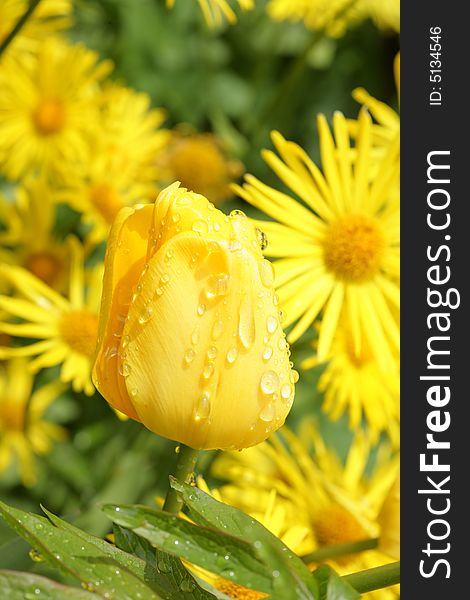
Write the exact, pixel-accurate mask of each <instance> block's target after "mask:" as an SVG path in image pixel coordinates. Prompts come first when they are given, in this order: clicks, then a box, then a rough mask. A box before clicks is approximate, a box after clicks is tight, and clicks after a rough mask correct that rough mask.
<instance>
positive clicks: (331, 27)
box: [267, 0, 360, 37]
mask: <svg viewBox="0 0 470 600" xmlns="http://www.w3.org/2000/svg"><path fill="white" fill-rule="evenodd" d="M267 11H268V14H269V16H270V17H271V18H273V19H274V20H275V21H293V22H298V21H302V22H303V23H304V24H305V26H306V27H307V28H308V29H312V30H314V31H318V30H324V31H325V32H326V33H327V35H329V36H332V37H339V36H341V35H343V34H344V32H345V30H346V28H347V27H348V25H350V24H351V23H355V22H356V21H358V20H359V18H360V12H359V10H358V7H357V3H355V2H351V0H270V2H269V4H268V6H267Z"/></svg>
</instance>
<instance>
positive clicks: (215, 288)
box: [206, 273, 230, 299]
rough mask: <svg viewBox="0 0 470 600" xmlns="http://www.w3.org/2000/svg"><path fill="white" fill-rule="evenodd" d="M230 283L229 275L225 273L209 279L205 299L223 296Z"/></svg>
mask: <svg viewBox="0 0 470 600" xmlns="http://www.w3.org/2000/svg"><path fill="white" fill-rule="evenodd" d="M229 282H230V275H228V274H227V273H217V275H213V276H212V277H210V278H209V280H208V282H207V287H206V297H207V298H208V299H211V298H216V297H218V296H225V294H226V293H227V290H228V285H229Z"/></svg>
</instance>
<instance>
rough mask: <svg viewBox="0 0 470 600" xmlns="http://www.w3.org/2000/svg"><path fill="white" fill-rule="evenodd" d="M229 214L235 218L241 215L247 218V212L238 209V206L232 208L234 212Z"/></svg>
mask: <svg viewBox="0 0 470 600" xmlns="http://www.w3.org/2000/svg"><path fill="white" fill-rule="evenodd" d="M229 216H230V217H235V218H239V217H241V218H242V219H243V218H246V215H245V213H244V212H243V211H242V210H238V208H236V209H235V210H232V212H231V213H230V215H229Z"/></svg>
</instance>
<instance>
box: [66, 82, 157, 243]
mask: <svg viewBox="0 0 470 600" xmlns="http://www.w3.org/2000/svg"><path fill="white" fill-rule="evenodd" d="M99 104H100V113H99V122H98V123H97V125H96V127H95V131H94V132H93V136H92V139H91V141H90V150H89V157H88V159H87V164H86V167H85V168H84V169H79V170H78V171H75V172H74V171H73V170H72V171H71V174H67V176H66V179H65V182H64V185H63V186H62V187H61V189H60V200H61V201H63V202H66V203H67V204H69V205H70V206H71V207H72V208H74V209H75V210H77V211H79V212H81V213H82V215H83V220H84V222H85V223H87V224H89V225H90V226H91V231H90V234H89V237H90V243H98V242H101V241H103V240H105V239H106V238H107V236H108V233H109V230H110V227H111V224H112V222H113V221H114V219H115V217H116V215H117V213H118V212H119V211H120V210H121V208H122V207H124V206H134V205H135V204H136V203H137V202H139V203H141V202H145V201H148V200H149V199H150V198H151V197H152V196H153V197H155V194H156V190H157V188H156V180H157V170H156V166H155V164H154V163H155V155H156V154H157V153H158V152H159V151H160V150H161V148H162V147H163V146H164V145H165V144H166V143H167V139H168V134H167V132H166V131H164V130H162V129H159V127H160V125H161V124H162V122H163V119H164V112H163V111H162V110H150V109H149V106H150V98H149V96H147V94H142V93H138V92H135V91H133V90H131V89H128V88H125V87H121V86H118V85H115V84H112V85H107V86H106V87H105V89H104V91H103V93H102V94H101V96H100V98H99Z"/></svg>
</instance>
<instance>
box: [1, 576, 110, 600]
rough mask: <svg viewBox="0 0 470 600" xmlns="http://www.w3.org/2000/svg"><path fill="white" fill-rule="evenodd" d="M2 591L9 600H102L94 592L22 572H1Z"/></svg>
mask: <svg viewBox="0 0 470 600" xmlns="http://www.w3.org/2000/svg"><path fill="white" fill-rule="evenodd" d="M0 590H1V591H2V594H3V596H2V597H3V598H8V600H33V599H35V598H47V600H64V598H67V599H70V600H100V598H102V596H97V595H96V594H94V593H92V592H87V591H86V590H83V589H80V588H73V587H69V586H65V585H61V584H60V583H57V582H56V581H52V580H51V579H47V578H46V577H41V576H40V575H33V574H32V573H22V572H20V571H3V570H0Z"/></svg>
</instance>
